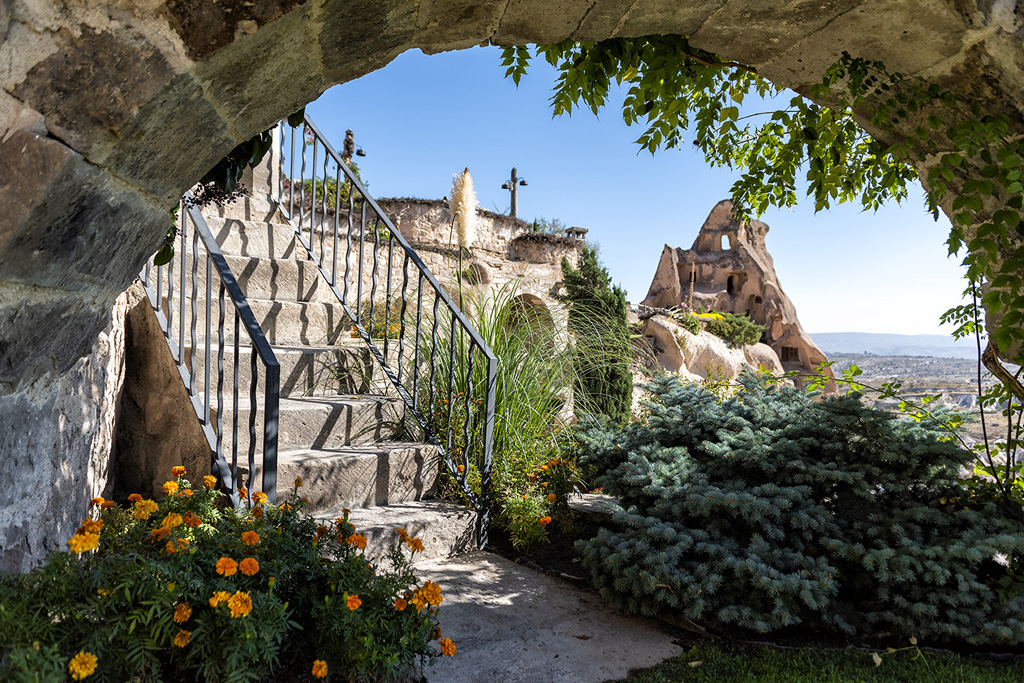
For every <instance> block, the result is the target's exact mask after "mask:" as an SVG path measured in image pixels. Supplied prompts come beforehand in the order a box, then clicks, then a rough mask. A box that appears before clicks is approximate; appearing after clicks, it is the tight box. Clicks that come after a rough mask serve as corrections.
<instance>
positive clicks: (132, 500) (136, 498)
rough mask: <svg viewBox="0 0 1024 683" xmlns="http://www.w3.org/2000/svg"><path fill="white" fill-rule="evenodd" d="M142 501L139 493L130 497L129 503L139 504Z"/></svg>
mask: <svg viewBox="0 0 1024 683" xmlns="http://www.w3.org/2000/svg"><path fill="white" fill-rule="evenodd" d="M140 500H142V496H140V495H139V494H138V493H133V494H132V495H130V496H128V502H129V503H138V502H139V501H140Z"/></svg>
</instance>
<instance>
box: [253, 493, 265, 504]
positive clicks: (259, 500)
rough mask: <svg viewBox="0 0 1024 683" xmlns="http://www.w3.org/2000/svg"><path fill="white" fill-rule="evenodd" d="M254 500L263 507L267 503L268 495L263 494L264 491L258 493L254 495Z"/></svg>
mask: <svg viewBox="0 0 1024 683" xmlns="http://www.w3.org/2000/svg"><path fill="white" fill-rule="evenodd" d="M252 500H253V502H254V503H257V504H259V505H263V504H264V503H266V502H267V494H265V493H263V491H257V492H256V493H254V494H252Z"/></svg>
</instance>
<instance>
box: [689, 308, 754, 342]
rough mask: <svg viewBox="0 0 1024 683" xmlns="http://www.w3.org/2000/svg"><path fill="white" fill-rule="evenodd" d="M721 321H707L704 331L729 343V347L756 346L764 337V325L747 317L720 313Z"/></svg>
mask: <svg viewBox="0 0 1024 683" xmlns="http://www.w3.org/2000/svg"><path fill="white" fill-rule="evenodd" d="M719 315H721V316H722V319H721V320H715V319H710V320H705V321H704V329H706V330H707V331H708V332H710V333H711V334H714V335H717V336H719V337H721V338H722V339H724V340H725V341H727V342H729V346H732V347H740V346H749V345H751V344H756V343H758V342H759V341H761V338H762V337H764V333H765V328H764V325H758V324H757V323H755V322H754V321H753V320H751V319H750V318H748V317H747V316H745V315H736V314H735V313H720V314H719Z"/></svg>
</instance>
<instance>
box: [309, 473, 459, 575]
mask: <svg viewBox="0 0 1024 683" xmlns="http://www.w3.org/2000/svg"><path fill="white" fill-rule="evenodd" d="M301 490H304V488H303V489H300V491H301ZM342 507H348V506H338V507H335V508H331V509H328V510H323V511H322V512H314V513H313V514H314V516H315V517H316V518H317V519H321V520H323V521H324V522H333V521H334V520H336V519H338V518H340V517H342V516H343V514H344V511H343V510H342ZM349 522H351V523H352V525H353V526H355V528H356V533H360V534H363V535H364V536H366V555H367V557H369V558H372V559H373V560H379V559H381V558H382V557H384V556H385V555H387V553H388V551H389V550H391V548H393V547H394V546H395V545H396V543H397V542H398V535H397V534H396V533H395V530H396V529H399V528H401V529H405V531H406V532H407V533H408V534H409V535H410V536H413V537H415V538H419V539H421V540H422V541H423V552H422V553H416V555H415V557H414V560H415V561H417V562H421V561H424V560H434V559H443V558H448V557H455V556H456V555H461V554H462V553H465V552H469V551H471V550H476V548H477V530H476V513H475V512H473V511H472V510H469V509H467V508H465V507H463V506H461V505H458V504H456V503H452V502H450V501H446V500H437V499H430V500H418V501H415V502H407V503H397V504H389V505H386V506H381V507H368V508H355V507H353V508H352V509H351V511H350V512H349ZM404 552H406V555H407V556H408V550H405V551H404Z"/></svg>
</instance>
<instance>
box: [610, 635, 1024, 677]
mask: <svg viewBox="0 0 1024 683" xmlns="http://www.w3.org/2000/svg"><path fill="white" fill-rule="evenodd" d="M880 654H881V657H882V663H881V665H880V666H875V663H874V661H872V658H871V653H870V652H867V651H865V650H857V649H853V648H850V649H847V650H816V649H812V648H807V649H801V650H798V651H779V650H776V649H773V648H770V647H759V648H754V647H739V646H722V645H712V644H710V643H701V644H698V645H695V646H694V647H693V648H692V649H690V650H689V651H688V652H686V653H684V654H682V655H680V656H679V657H676V658H675V659H671V660H669V661H667V662H663V663H662V664H659V665H658V666H655V667H652V668H650V669H645V670H644V671H640V672H637V673H634V674H633V675H631V676H629V677H628V678H625V679H622V680H624V681H629V683H669V682H671V683H676V682H677V681H771V683H848V682H851V681H856V682H858V683H859V682H861V681H864V682H865V683H872V682H875V681H877V682H879V683H880V682H882V681H886V682H888V681H929V682H932V681H934V682H936V683H938V682H941V683H956V682H960V681H964V682H966V681H984V682H986V683H987V682H988V681H996V682H998V681H1006V682H1007V683H1018V682H1020V681H1024V662H1019V661H1017V662H1011V663H1003V662H993V661H985V660H976V659H969V658H965V657H960V656H957V655H945V654H929V653H920V652H918V651H917V650H916V648H914V649H912V650H905V651H900V652H892V653H886V652H882V653H880Z"/></svg>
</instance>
